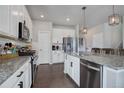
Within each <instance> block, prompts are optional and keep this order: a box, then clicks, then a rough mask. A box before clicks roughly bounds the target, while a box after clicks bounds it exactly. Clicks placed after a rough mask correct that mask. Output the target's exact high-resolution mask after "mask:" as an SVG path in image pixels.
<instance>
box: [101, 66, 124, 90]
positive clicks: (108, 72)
mask: <svg viewBox="0 0 124 93" xmlns="http://www.w3.org/2000/svg"><path fill="white" fill-rule="evenodd" d="M103 88H124V70H123V69H120V70H116V69H113V68H110V67H107V66H103Z"/></svg>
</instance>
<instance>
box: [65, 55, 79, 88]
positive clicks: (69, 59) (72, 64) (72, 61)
mask: <svg viewBox="0 0 124 93" xmlns="http://www.w3.org/2000/svg"><path fill="white" fill-rule="evenodd" d="M64 73H66V74H68V75H69V76H70V77H71V78H72V79H73V81H74V82H75V83H76V84H77V85H78V86H80V59H79V58H78V57H74V56H71V55H66V54H65V62H64Z"/></svg>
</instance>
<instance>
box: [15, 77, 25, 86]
mask: <svg viewBox="0 0 124 93" xmlns="http://www.w3.org/2000/svg"><path fill="white" fill-rule="evenodd" d="M24 82H25V81H24V75H22V76H21V78H20V79H19V81H18V82H17V83H16V84H15V86H14V87H13V88H25V84H24Z"/></svg>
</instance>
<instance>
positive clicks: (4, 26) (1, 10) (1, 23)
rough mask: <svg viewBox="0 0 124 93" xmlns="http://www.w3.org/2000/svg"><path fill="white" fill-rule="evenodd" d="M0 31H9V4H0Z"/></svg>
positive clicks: (3, 32) (4, 32)
mask: <svg viewBox="0 0 124 93" xmlns="http://www.w3.org/2000/svg"><path fill="white" fill-rule="evenodd" d="M0 33H2V34H6V33H7V34H8V33H9V6H8V5H0Z"/></svg>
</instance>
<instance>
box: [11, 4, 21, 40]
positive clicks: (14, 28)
mask: <svg viewBox="0 0 124 93" xmlns="http://www.w3.org/2000/svg"><path fill="white" fill-rule="evenodd" d="M18 23H19V11H18V6H17V5H12V6H10V34H11V35H12V36H14V37H16V38H17V37H18Z"/></svg>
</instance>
